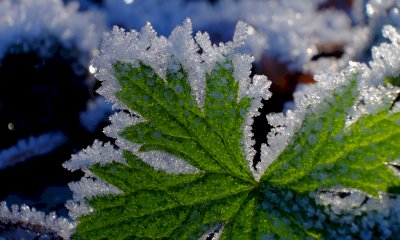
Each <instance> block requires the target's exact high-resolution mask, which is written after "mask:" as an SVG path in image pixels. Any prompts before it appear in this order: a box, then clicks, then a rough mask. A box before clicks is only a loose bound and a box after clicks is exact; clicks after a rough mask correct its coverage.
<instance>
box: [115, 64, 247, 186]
mask: <svg viewBox="0 0 400 240" xmlns="http://www.w3.org/2000/svg"><path fill="white" fill-rule="evenodd" d="M227 64H229V63H227ZM115 69H116V72H117V73H118V76H117V77H118V80H119V81H120V83H121V86H122V90H121V91H120V92H119V93H118V98H119V99H120V100H121V101H122V102H123V103H125V104H126V105H127V106H128V107H130V108H131V109H134V110H135V111H136V112H138V113H139V114H140V115H141V116H143V117H144V118H145V119H147V122H144V123H141V124H136V125H133V126H131V127H129V128H127V129H126V130H125V131H123V132H122V133H121V136H123V137H125V138H126V139H128V140H130V141H132V142H135V143H141V144H143V147H142V149H141V150H143V151H146V150H162V151H166V152H168V153H171V154H174V155H177V156H179V157H181V158H183V159H185V160H186V161H187V162H189V163H190V164H191V165H193V166H195V167H197V168H199V169H201V170H204V171H212V172H224V173H231V174H234V175H237V176H240V177H243V178H246V179H252V174H251V172H250V170H249V169H248V167H247V165H246V162H245V161H243V154H242V152H241V150H240V149H241V143H240V140H241V138H242V135H243V133H242V131H241V129H240V126H241V125H242V123H243V116H242V115H240V114H239V113H240V112H245V111H246V110H247V107H248V106H249V101H247V102H248V104H243V103H242V104H238V103H237V89H238V84H237V83H235V81H234V79H233V76H232V71H230V70H225V69H224V68H223V67H222V66H218V67H217V68H216V69H215V70H214V71H212V72H211V74H210V75H208V76H207V91H206V100H205V102H206V103H205V110H204V112H203V111H202V110H201V109H200V108H199V107H198V105H197V103H196V101H195V100H194V99H193V97H192V93H191V90H190V86H189V84H188V82H187V74H186V73H185V72H184V71H182V70H180V71H177V72H175V73H168V74H167V79H166V80H163V79H161V78H160V77H158V76H157V75H156V74H155V73H154V71H153V70H152V69H151V68H150V67H147V66H145V65H143V64H142V65H140V67H138V68H132V67H130V65H127V64H123V63H119V64H116V66H115ZM217 76H223V78H221V79H217ZM132 93H134V94H132ZM225 123H226V124H227V126H228V128H227V129H224V127H223V126H224V124H225ZM238 126H239V127H238Z"/></svg>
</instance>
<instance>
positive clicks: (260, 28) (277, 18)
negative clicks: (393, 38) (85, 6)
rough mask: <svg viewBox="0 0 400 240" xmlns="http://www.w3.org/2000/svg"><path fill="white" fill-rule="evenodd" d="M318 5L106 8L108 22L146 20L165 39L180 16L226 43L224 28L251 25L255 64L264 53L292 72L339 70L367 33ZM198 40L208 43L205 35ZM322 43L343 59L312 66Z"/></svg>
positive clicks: (116, 4)
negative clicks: (339, 50) (339, 47)
mask: <svg viewBox="0 0 400 240" xmlns="http://www.w3.org/2000/svg"><path fill="white" fill-rule="evenodd" d="M323 2H326V1H309V0H298V1H276V0H273V1H263V0H254V1H247V0H239V1H233V0H220V1H217V2H216V3H214V4H209V3H207V2H205V1H190V2H188V1H184V0H170V1H168V3H167V2H164V1H158V0H156V1H142V0H137V1H135V2H133V3H132V4H130V5H127V4H124V3H123V2H122V1H114V0H107V1H106V2H105V8H106V11H107V12H108V13H109V16H110V21H111V22H113V23H115V22H118V23H121V24H122V25H123V26H125V27H128V28H132V27H133V28H138V27H140V26H142V25H143V24H144V23H145V21H151V22H152V24H153V25H154V26H155V27H156V28H157V29H159V31H160V32H161V33H163V34H169V33H170V32H171V30H172V29H173V27H174V26H176V25H177V24H179V23H180V22H182V20H183V19H184V18H185V17H190V18H191V19H192V21H193V23H194V25H195V26H196V28H197V29H201V30H205V29H206V30H207V31H208V32H210V33H213V32H215V33H218V34H222V36H221V38H222V39H230V38H231V37H232V36H231V35H230V34H231V32H230V31H227V29H226V28H227V27H226V26H233V25H234V23H236V22H237V21H239V20H243V21H245V22H247V23H249V24H250V25H251V27H250V29H249V36H248V38H249V39H248V42H247V43H248V44H247V45H248V46H247V47H248V48H250V49H251V52H252V55H253V56H255V57H256V59H257V60H260V58H261V57H262V55H264V54H265V55H266V56H267V57H269V58H274V59H277V60H279V62H281V63H285V64H288V65H289V67H290V69H291V70H293V71H313V72H316V71H319V70H322V69H325V70H326V68H331V69H333V70H335V69H338V68H343V67H344V66H346V65H347V62H348V61H349V60H350V59H352V58H354V57H355V56H357V54H358V53H359V52H360V51H361V50H362V49H363V48H364V45H365V44H366V42H367V38H368V29H367V28H365V27H359V26H352V22H351V19H350V18H349V17H348V16H346V14H345V13H343V12H340V11H335V10H323V11H321V10H319V6H320V4H321V3H323ZM354 2H355V3H354V4H353V5H356V6H362V3H361V2H360V1H354ZM177 9H179V10H177ZM360 15H361V14H360ZM355 18H356V17H355ZM358 18H360V17H358ZM203 38H208V35H207V36H203ZM238 40H239V39H238ZM324 44H327V45H332V44H338V45H343V47H344V49H343V50H344V55H343V57H342V59H340V60H336V59H333V58H322V59H318V60H317V61H313V60H312V58H313V57H314V56H317V55H318V54H319V53H320V51H321V50H320V48H322V47H323V46H324ZM314 60H315V59H314Z"/></svg>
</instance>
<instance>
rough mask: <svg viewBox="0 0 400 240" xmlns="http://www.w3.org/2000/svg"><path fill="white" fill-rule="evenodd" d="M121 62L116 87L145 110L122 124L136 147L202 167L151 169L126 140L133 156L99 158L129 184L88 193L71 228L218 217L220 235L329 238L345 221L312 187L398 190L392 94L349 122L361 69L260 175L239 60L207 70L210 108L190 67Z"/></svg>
mask: <svg viewBox="0 0 400 240" xmlns="http://www.w3.org/2000/svg"><path fill="white" fill-rule="evenodd" d="M227 66H228V67H227ZM115 72H116V77H117V79H118V80H119V82H120V84H121V91H120V92H118V94H117V97H118V98H119V99H120V100H121V101H122V102H123V103H124V104H126V105H127V106H128V107H129V108H131V109H132V110H133V111H134V112H136V113H138V114H140V115H141V116H142V117H143V118H144V119H145V121H143V122H140V123H136V124H135V125H132V126H129V127H127V128H126V129H124V130H123V131H121V132H120V135H121V136H122V137H124V138H125V139H127V140H129V141H131V142H133V143H137V144H141V145H142V146H141V148H140V151H143V152H146V151H151V150H159V151H164V152H166V153H169V154H172V155H175V156H177V157H180V158H181V159H182V160H184V161H186V162H187V163H189V164H191V165H193V166H195V167H197V168H198V169H199V172H198V173H192V174H172V173H167V172H164V171H161V170H155V169H154V168H153V167H151V166H149V165H147V164H146V163H144V162H143V161H142V160H141V159H139V158H138V157H137V156H136V155H134V153H131V152H129V151H125V152H124V158H125V160H126V163H127V164H126V165H124V164H120V163H110V164H107V165H104V166H102V165H94V166H92V167H91V168H90V170H91V171H92V172H93V173H94V174H96V175H97V176H98V177H99V178H101V179H102V180H104V181H106V182H107V183H109V184H112V185H114V186H116V187H118V188H119V189H120V190H122V192H123V193H122V194H119V195H104V196H96V197H93V198H91V199H87V201H88V203H89V204H90V205H91V207H92V208H93V209H94V211H93V212H92V213H91V214H88V215H86V216H83V217H80V218H79V219H78V220H79V222H80V224H79V225H78V227H77V230H76V233H75V235H74V236H73V238H74V239H141V238H147V239H149V238H150V239H156V238H164V239H199V238H200V237H201V236H203V235H204V234H207V233H209V232H210V231H212V230H213V229H216V228H220V229H222V235H221V239H322V238H325V237H326V236H325V234H326V233H327V229H340V228H341V227H342V226H339V225H338V224H337V223H336V222H335V221H334V220H332V219H331V218H330V216H329V214H328V213H327V212H325V209H324V207H323V206H319V205H318V204H316V202H315V197H312V196H313V194H314V195H315V192H317V191H320V190H325V189H328V190H329V189H336V188H351V189H358V190H362V191H364V192H366V193H368V194H370V195H372V196H375V197H377V196H378V194H379V193H380V192H395V191H396V190H397V189H399V188H398V186H400V179H399V178H398V177H397V176H396V175H395V173H394V172H393V171H392V170H391V169H390V168H388V166H387V165H386V163H387V162H390V161H392V160H396V159H398V158H399V156H400V149H399V148H398V147H397V146H396V145H397V143H398V142H399V140H400V134H399V133H400V126H399V125H400V119H399V118H400V114H399V113H391V112H390V106H391V104H389V105H387V107H384V108H382V109H380V111H378V112H376V113H375V114H370V115H364V116H362V117H360V118H359V119H358V120H357V121H356V122H354V123H353V124H351V125H350V126H345V124H346V118H347V116H348V115H349V111H350V109H351V108H352V107H353V106H354V105H355V103H356V101H357V99H358V98H357V97H358V94H359V92H358V87H357V81H356V80H352V79H350V80H349V81H348V83H346V84H344V85H343V86H341V87H339V88H337V89H336V90H335V91H334V92H333V95H332V96H331V97H329V98H327V99H325V100H324V101H323V102H322V103H321V104H319V106H318V107H317V108H315V109H310V111H309V112H308V113H307V114H306V115H305V118H304V120H303V123H302V125H301V128H300V129H299V130H298V132H297V133H296V134H295V135H294V136H293V138H292V140H291V142H290V143H289V145H288V147H287V148H286V149H285V150H284V151H283V152H282V153H281V155H280V156H279V157H278V158H277V159H276V160H275V161H274V162H273V163H272V164H271V166H270V167H269V168H268V169H267V170H266V172H265V173H264V174H263V176H262V177H261V180H260V181H259V182H256V181H255V180H254V179H253V175H252V173H251V171H250V170H249V168H248V166H247V162H246V159H245V157H244V153H243V150H242V149H243V146H242V144H241V140H242V138H243V129H242V125H243V121H244V116H245V113H246V111H247V110H248V108H249V106H250V103H251V101H252V99H250V98H243V99H241V100H240V101H238V83H237V82H236V81H235V80H234V78H233V73H232V72H233V71H232V64H231V63H229V62H226V63H224V64H220V65H217V66H216V67H215V69H214V70H213V71H212V72H211V73H210V74H208V75H207V76H206V84H207V85H206V89H205V101H204V109H201V108H200V107H199V106H198V105H197V102H196V101H195V99H194V97H193V96H192V92H191V88H190V86H189V84H188V83H187V78H188V76H187V74H186V73H185V72H184V71H183V70H182V69H180V70H179V71H177V72H174V73H171V72H170V73H167V77H166V79H165V80H164V79H162V78H160V77H159V76H157V75H156V74H155V73H154V71H153V70H152V69H151V68H150V67H148V66H146V65H144V64H140V66H139V67H132V66H131V65H130V64H125V63H117V64H115Z"/></svg>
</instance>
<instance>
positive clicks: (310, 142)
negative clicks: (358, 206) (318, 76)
mask: <svg viewBox="0 0 400 240" xmlns="http://www.w3.org/2000/svg"><path fill="white" fill-rule="evenodd" d="M358 94H359V93H358V92H357V82H356V81H355V80H350V81H349V82H348V83H347V84H346V85H344V86H342V87H340V88H338V89H336V90H335V92H334V93H333V96H332V97H331V98H328V99H326V100H325V101H324V102H323V103H321V104H320V106H319V109H321V110H319V111H317V112H313V111H310V112H309V113H307V114H306V116H305V119H304V121H303V124H302V126H301V129H300V130H299V131H298V133H297V134H296V135H295V136H294V138H293V140H292V142H291V143H290V144H289V146H288V147H287V148H286V149H285V151H284V152H283V153H282V154H281V155H280V156H279V158H278V159H277V160H276V161H275V162H274V163H273V164H272V165H271V166H270V167H269V168H268V169H267V171H266V172H265V174H264V176H263V177H262V178H263V180H264V181H266V182H269V183H270V184H272V185H275V186H290V188H291V189H292V190H295V191H298V192H301V193H306V192H312V191H317V190H320V189H332V188H349V189H359V190H362V191H364V192H366V193H368V194H370V195H372V196H374V197H379V192H395V193H398V192H396V190H395V189H396V188H392V187H393V186H399V185H400V178H399V177H398V176H397V175H396V173H395V172H394V171H393V170H391V169H390V168H388V166H387V163H388V162H391V161H394V160H396V159H398V158H399V157H400V149H399V148H398V147H396V146H395V145H396V143H397V142H399V141H400V114H399V113H390V104H387V107H385V108H382V109H381V110H380V111H378V112H377V113H375V114H370V115H364V116H362V117H360V119H358V120H357V121H356V122H355V123H353V124H351V125H350V126H348V127H345V120H346V116H347V115H348V112H349V109H350V107H351V106H353V105H354V104H355V101H356V98H357V96H358Z"/></svg>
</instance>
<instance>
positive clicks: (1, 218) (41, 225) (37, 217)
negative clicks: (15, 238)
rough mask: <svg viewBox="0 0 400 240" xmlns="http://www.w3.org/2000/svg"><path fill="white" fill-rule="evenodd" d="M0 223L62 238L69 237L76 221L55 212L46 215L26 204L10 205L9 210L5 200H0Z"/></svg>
mask: <svg viewBox="0 0 400 240" xmlns="http://www.w3.org/2000/svg"><path fill="white" fill-rule="evenodd" d="M1 224H4V225H13V226H18V227H21V228H24V229H29V230H30V231H34V232H36V233H37V234H41V235H47V236H53V237H62V238H63V239H69V238H70V236H71V234H72V233H73V231H74V229H75V227H76V223H74V222H70V221H68V220H67V219H65V218H61V217H57V216H56V214H55V213H50V214H48V215H46V214H45V213H43V212H40V211H36V209H35V208H29V207H28V206H26V205H22V206H20V207H19V206H18V205H12V206H11V210H10V209H9V208H8V207H7V204H6V203H5V202H0V225H1Z"/></svg>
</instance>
